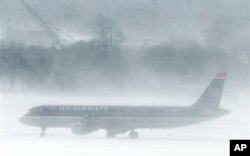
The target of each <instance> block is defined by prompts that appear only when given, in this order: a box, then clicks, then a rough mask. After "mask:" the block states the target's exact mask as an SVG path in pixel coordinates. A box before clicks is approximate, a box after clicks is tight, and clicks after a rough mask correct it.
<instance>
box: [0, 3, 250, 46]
mask: <svg viewBox="0 0 250 156" xmlns="http://www.w3.org/2000/svg"><path fill="white" fill-rule="evenodd" d="M25 2H27V3H28V4H29V5H30V6H31V7H32V8H33V9H34V10H36V11H37V12H38V13H39V14H40V16H41V17H42V18H43V19H44V20H45V21H46V22H47V23H48V25H49V26H50V27H51V28H52V29H59V30H60V31H62V32H64V33H67V34H70V35H71V36H73V37H76V38H85V37H88V36H90V35H91V33H90V27H89V23H90V22H91V21H92V20H93V18H94V17H95V16H96V15H97V14H103V15H107V16H110V17H112V18H114V19H115V20H116V21H117V23H118V24H119V25H120V26H121V28H122V30H123V31H124V33H125V34H126V37H127V41H128V40H131V41H138V42H139V41H140V40H146V41H147V40H149V41H150V40H152V39H156V40H164V41H165V40H169V39H170V38H171V39H178V38H182V39H191V40H199V41H201V42H205V41H206V40H207V38H209V37H211V36H213V34H212V35H211V33H213V32H211V31H215V32H216V31H218V30H217V27H221V25H222V27H223V28H224V29H225V30H226V31H228V33H229V34H230V33H234V32H235V31H237V34H247V33H249V34H250V32H249V22H250V19H249V18H250V17H249V16H250V1H249V0H220V1H218V0H202V1H201V0H53V1H51V0H43V1H37V0H25ZM0 4H1V5H0V6H1V7H0V9H1V14H0V17H1V28H3V27H5V26H6V23H8V22H6V21H8V20H9V19H10V20H11V27H12V29H14V30H25V31H29V30H41V28H40V26H39V25H38V24H37V23H36V22H35V21H34V20H33V19H32V18H31V16H30V15H29V14H28V12H27V11H26V10H25V8H24V7H23V6H22V4H21V2H20V1H19V0H0ZM218 24H219V26H218ZM220 24H221V25H220ZM213 29H216V30H213ZM219 31H220V30H219ZM223 31H224V30H223ZM0 32H2V33H3V30H1V31H0ZM207 32H209V35H208V33H207ZM216 33H218V32H216Z"/></svg>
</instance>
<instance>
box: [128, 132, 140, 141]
mask: <svg viewBox="0 0 250 156" xmlns="http://www.w3.org/2000/svg"><path fill="white" fill-rule="evenodd" d="M138 137H139V134H138V133H137V132H136V131H134V130H133V131H131V132H129V138H131V139H136V138H138Z"/></svg>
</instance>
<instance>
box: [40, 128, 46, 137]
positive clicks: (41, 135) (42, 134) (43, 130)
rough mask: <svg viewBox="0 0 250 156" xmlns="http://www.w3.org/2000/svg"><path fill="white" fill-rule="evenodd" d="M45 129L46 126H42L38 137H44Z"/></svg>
mask: <svg viewBox="0 0 250 156" xmlns="http://www.w3.org/2000/svg"><path fill="white" fill-rule="evenodd" d="M45 130H46V128H45V127H42V132H41V134H40V137H45Z"/></svg>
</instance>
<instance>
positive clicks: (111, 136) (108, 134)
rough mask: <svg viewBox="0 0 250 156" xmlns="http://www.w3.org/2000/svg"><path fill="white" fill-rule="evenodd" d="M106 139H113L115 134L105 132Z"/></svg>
mask: <svg viewBox="0 0 250 156" xmlns="http://www.w3.org/2000/svg"><path fill="white" fill-rule="evenodd" d="M106 137H107V138H115V133H112V132H107V134H106Z"/></svg>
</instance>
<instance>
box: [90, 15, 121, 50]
mask: <svg viewBox="0 0 250 156" xmlns="http://www.w3.org/2000/svg"><path fill="white" fill-rule="evenodd" d="M91 26H92V29H93V37H94V41H95V44H96V46H97V47H98V48H99V49H100V50H101V51H102V52H104V53H105V54H106V55H111V54H113V53H115V52H119V51H120V50H121V43H122V42H123V41H124V35H123V33H122V31H121V30H120V28H119V27H118V26H117V24H116V22H115V21H114V20H113V19H112V18H109V17H105V16H103V15H97V16H96V18H95V20H94V22H93V23H92V25H91Z"/></svg>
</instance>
